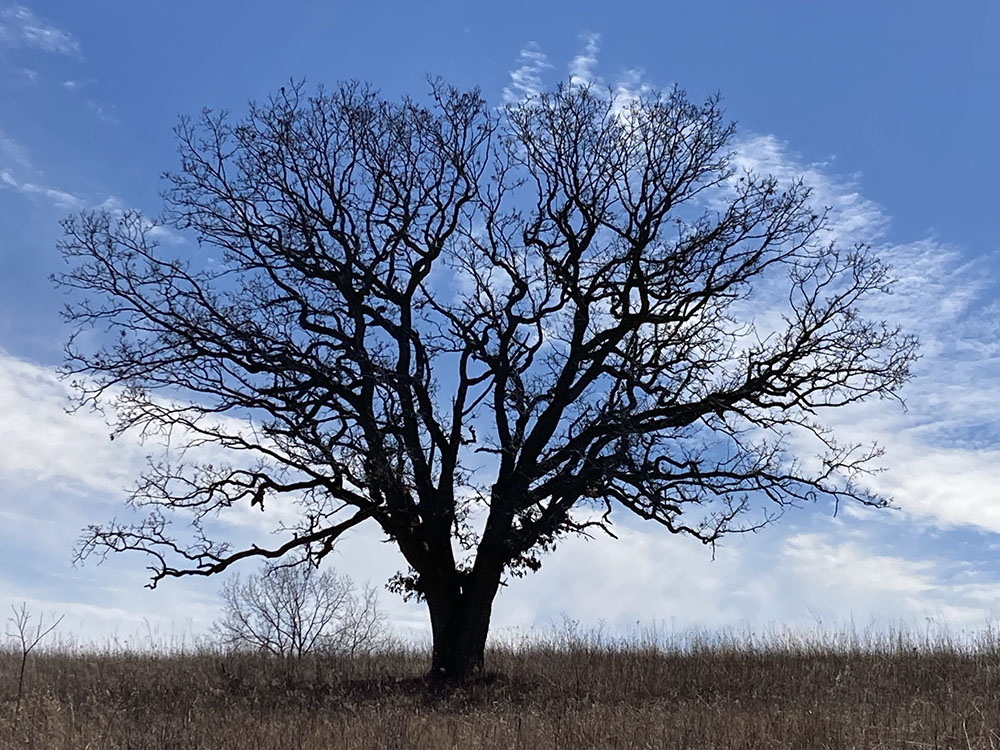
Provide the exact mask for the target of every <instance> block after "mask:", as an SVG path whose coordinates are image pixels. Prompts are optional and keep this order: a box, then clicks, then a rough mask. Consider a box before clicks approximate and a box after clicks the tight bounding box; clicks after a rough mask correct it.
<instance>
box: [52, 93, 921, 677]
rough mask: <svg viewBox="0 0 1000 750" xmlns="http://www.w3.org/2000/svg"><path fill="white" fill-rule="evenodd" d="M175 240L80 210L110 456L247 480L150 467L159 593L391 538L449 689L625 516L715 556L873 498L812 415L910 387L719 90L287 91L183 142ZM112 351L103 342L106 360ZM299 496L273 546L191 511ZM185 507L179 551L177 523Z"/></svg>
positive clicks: (882, 286) (872, 456)
mask: <svg viewBox="0 0 1000 750" xmlns="http://www.w3.org/2000/svg"><path fill="white" fill-rule="evenodd" d="M176 132H177V136H178V140H179V144H180V169H179V171H178V172H175V173H172V174H169V175H168V176H167V179H168V180H169V188H168V190H167V191H166V193H165V195H164V198H165V202H166V212H165V214H164V219H163V220H164V221H165V222H166V223H167V224H168V225H169V226H170V227H172V228H173V229H174V230H175V231H178V232H190V233H193V234H194V236H195V237H196V238H197V240H198V246H197V248H195V247H193V246H191V245H189V246H187V248H186V249H183V248H182V249H178V250H177V251H176V254H175V256H174V257H171V255H170V254H168V253H167V252H165V250H164V249H163V248H160V247H158V246H157V237H158V234H159V230H158V228H157V227H156V226H154V224H153V223H152V222H150V221H148V220H147V219H145V218H143V217H142V216H140V215H139V214H137V213H132V212H130V213H126V214H124V215H122V216H115V215H109V214H108V213H84V214H81V215H79V216H74V217H71V218H69V219H67V220H66V221H65V223H64V230H65V236H64V239H63V241H62V243H61V249H62V252H63V254H64V256H65V258H66V260H67V261H68V263H69V265H70V269H69V270H68V271H67V272H66V273H65V274H63V275H61V276H60V277H59V278H58V281H59V282H60V283H61V284H62V285H63V286H64V287H66V288H68V289H70V290H77V291H78V292H80V293H81V294H79V295H78V297H77V301H76V302H75V303H73V304H71V305H70V306H69V307H68V308H67V311H66V317H67V318H68V320H69V321H71V322H72V323H74V324H75V325H76V327H77V331H85V330H87V329H89V328H92V327H96V328H98V329H102V330H104V331H106V332H107V334H108V335H107V336H106V337H105V338H103V339H102V338H101V337H100V336H97V335H88V336H85V337H81V336H77V335H74V337H73V338H71V340H70V342H69V344H68V347H67V364H66V371H67V373H70V374H75V375H79V376H83V377H80V378H78V379H77V382H76V385H77V398H78V403H79V404H80V405H86V404H90V405H94V404H98V403H102V404H103V403H108V402H110V404H111V405H112V406H113V413H114V414H115V415H116V421H115V422H114V434H115V435H117V434H120V433H122V432H125V431H126V430H134V431H143V432H147V433H148V432H150V431H166V432H171V434H173V436H174V437H173V439H174V444H175V446H176V441H177V440H178V436H179V435H182V434H183V435H186V436H187V438H188V444H189V445H191V446H195V445H202V444H205V443H208V444H212V445H215V446H218V447H221V448H223V449H225V450H227V451H228V453H229V455H230V456H231V460H230V462H229V463H221V462H219V461H218V460H213V461H212V462H211V463H208V462H206V463H201V464H199V463H198V462H197V461H196V459H195V455H196V454H195V453H194V452H190V453H188V460H187V461H186V462H183V461H174V462H166V461H164V462H162V463H157V464H153V465H152V466H151V467H150V469H149V471H147V472H146V473H145V475H144V476H143V478H142V480H141V481H140V482H139V483H138V485H137V487H136V490H135V492H134V493H133V495H132V497H131V501H132V502H133V503H134V504H136V505H138V506H145V507H147V508H149V509H150V511H151V512H150V515H149V517H148V519H147V520H145V521H143V522H141V523H138V524H136V525H127V524H121V523H111V524H109V525H105V526H94V527H91V528H89V529H88V530H87V532H86V534H85V536H84V538H83V541H82V546H81V547H80V550H79V552H80V554H81V556H87V555H88V554H91V553H93V552H95V551H98V552H100V553H107V552H108V551H112V550H113V551H121V550H141V551H143V552H146V553H148V554H150V555H151V556H152V558H151V559H152V566H153V570H154V575H153V580H152V584H153V585H155V584H156V583H157V582H158V581H160V580H162V579H163V578H165V577H170V576H187V575H211V574H214V573H219V572H221V571H223V570H226V569H227V568H229V567H230V566H231V565H233V564H234V563H236V562H237V561H239V560H243V559H247V558H253V557H263V558H278V557H281V556H282V555H285V554H286V553H288V552H291V551H293V550H300V551H302V552H303V553H304V554H305V555H307V556H308V557H310V558H312V559H313V560H319V559H321V558H322V557H323V556H324V555H326V554H327V553H329V551H330V550H331V548H332V545H333V544H334V541H335V540H336V539H337V538H338V537H340V536H341V535H342V534H343V533H345V532H347V531H348V530H349V529H352V528H354V527H355V526H357V525H358V524H360V523H362V522H366V521H371V522H374V523H375V524H378V526H379V527H381V529H382V531H383V532H384V533H385V535H386V536H387V537H388V539H390V540H392V541H393V542H394V543H395V544H396V546H397V547H398V548H399V550H400V551H401V553H402V555H403V557H404V558H405V559H406V561H407V562H408V564H409V568H410V570H409V571H406V572H401V573H400V574H399V575H398V576H397V577H396V578H395V579H394V581H393V583H394V586H395V588H396V589H397V590H399V591H401V592H403V593H404V594H413V595H416V596H418V597H420V598H421V599H423V600H425V601H426V603H427V606H428V608H429V612H430V619H431V626H432V631H433V643H434V649H433V664H432V670H433V673H434V674H435V675H438V676H440V677H444V678H446V679H449V680H450V679H455V680H460V679H463V678H464V677H466V676H467V675H469V674H471V673H473V672H475V671H477V670H478V669H480V668H481V667H482V664H483V653H484V644H485V641H486V636H487V632H488V629H489V622H490V615H491V610H492V604H493V600H494V598H495V596H496V594H497V591H498V590H499V587H500V586H501V584H502V583H503V582H504V580H505V578H506V577H508V576H510V575H514V576H518V575H522V574H524V573H525V572H526V571H528V570H534V569H536V568H538V566H539V565H540V559H539V554H540V553H541V552H544V551H547V550H550V549H552V548H553V547H554V546H555V545H556V543H557V542H558V541H559V540H560V539H561V538H563V537H564V536H565V535H567V534H572V533H589V532H590V531H592V530H603V531H606V532H608V533H611V532H612V528H613V527H612V514H613V512H614V513H620V512H623V511H630V512H632V513H634V514H636V515H638V516H639V517H640V518H642V519H646V520H647V521H649V522H651V523H655V524H660V525H662V526H663V527H664V528H665V529H666V530H667V531H669V532H673V533H682V534H688V535H691V536H694V537H696V538H698V539H700V540H702V541H703V542H705V543H708V544H712V543H714V542H715V541H716V540H718V539H719V538H720V537H721V536H722V535H724V534H726V533H728V532H739V531H746V530H751V529H757V528H760V527H761V526H762V525H764V524H766V523H768V522H769V521H771V520H773V519H774V518H776V517H777V516H778V515H780V513H781V511H782V510H783V509H785V508H788V507H790V506H793V505H796V504H798V503H800V502H802V501H812V500H814V499H815V498H817V497H825V498H829V499H833V500H835V501H837V502H841V501H846V500H853V501H858V502H861V503H865V504H867V505H872V506H883V505H885V503H886V500H885V499H884V498H882V497H880V496H878V495H876V494H873V493H872V492H870V491H869V490H868V489H866V487H865V485H864V482H863V480H864V475H865V474H866V473H867V472H869V471H871V470H872V468H873V462H874V461H875V460H876V459H877V457H878V456H879V450H878V449H877V447H874V446H870V447H864V446H861V445H854V444H842V443H840V442H838V441H837V440H836V439H835V437H834V436H833V435H832V434H831V432H830V431H829V430H828V429H827V428H825V427H824V426H823V424H822V423H821V422H820V421H819V416H820V413H821V412H823V411H826V410H829V409H832V408H837V407H844V406H848V405H850V404H853V403H855V402H859V401H862V400H864V399H867V398H870V397H875V398H885V397H895V396H896V394H897V392H898V389H899V387H900V386H901V385H902V384H903V383H904V381H905V380H906V379H907V378H908V376H909V367H910V364H911V362H912V361H913V359H914V356H915V350H916V342H915V340H914V339H913V338H912V337H911V336H908V335H904V334H903V333H901V332H900V331H899V330H897V329H896V328H895V327H893V326H892V325H890V324H887V323H886V322H884V321H881V320H879V319H877V318H872V317H869V316H870V313H867V314H866V310H867V309H870V308H868V307H866V305H867V303H868V301H869V300H875V301H877V300H878V298H880V297H881V296H882V295H884V294H886V293H888V292H889V290H890V286H891V278H890V272H889V269H888V268H887V267H886V266H885V265H884V264H883V263H881V262H880V261H879V260H878V258H877V257H875V255H874V254H873V252H872V251H871V250H870V248H868V247H867V246H864V245H859V246H856V247H851V248H846V249H845V248H842V247H840V246H839V245H837V244H836V243H835V242H833V241H832V239H831V234H830V232H829V226H828V221H827V217H826V213H825V212H824V211H823V210H822V209H818V210H817V209H814V208H812V207H811V205H810V200H809V197H810V196H809V190H808V189H807V187H806V186H804V185H803V184H801V183H800V182H796V183H793V184H788V185H782V184H779V182H778V181H777V180H775V179H773V178H770V177H767V176H761V175H756V174H750V173H740V172H738V171H737V170H735V169H734V167H733V161H732V157H731V153H730V149H731V142H732V135H733V132H734V130H733V126H732V125H730V124H727V122H726V121H725V120H724V117H723V114H722V111H721V109H720V107H719V103H718V101H717V99H716V98H711V99H709V100H708V101H706V102H705V103H703V104H694V103H692V102H690V101H689V100H688V99H687V97H686V96H685V94H684V93H683V92H682V91H680V90H678V89H674V90H672V91H669V92H666V93H654V94H649V95H645V96H643V97H641V98H638V99H635V100H631V101H627V102H626V101H621V100H616V99H615V97H613V96H611V95H609V94H607V92H600V91H597V90H594V89H592V88H586V87H580V86H562V87H558V88H556V89H555V90H553V91H550V92H547V93H542V94H540V95H538V96H535V97H533V98H530V99H528V100H526V101H523V102H521V103H519V104H516V105H512V106H508V107H506V108H504V109H502V110H496V109H491V108H490V107H488V106H487V104H486V102H485V101H484V100H483V98H482V97H481V96H480V94H479V93H478V92H477V91H470V92H462V91H457V90H454V89H452V88H449V87H447V86H445V85H443V84H440V83H434V84H433V85H432V90H431V96H430V101H429V102H428V103H427V104H426V105H424V104H420V103H418V102H416V101H413V100H410V99H403V100H402V101H399V102H392V101H388V100H386V99H384V98H382V97H381V96H380V95H379V94H378V93H377V92H375V91H373V90H372V89H370V88H368V87H366V86H364V85H361V84H356V83H348V84H344V85H341V86H339V87H337V88H336V89H334V90H333V91H330V92H326V91H323V90H319V91H317V92H315V93H314V94H312V95H309V94H307V92H306V90H305V89H304V87H303V86H301V85H292V86H289V87H288V88H284V89H282V90H281V91H280V92H279V93H278V94H276V95H275V96H273V97H272V98H270V99H269V100H268V101H267V102H265V103H264V104H252V105H251V106H250V109H249V113H248V114H247V115H246V116H245V117H244V118H243V119H241V120H239V121H234V120H233V119H232V118H230V117H229V116H228V115H227V114H225V113H217V112H211V111H205V112H204V113H203V115H202V116H201V118H200V119H199V120H197V121H191V120H188V119H183V120H182V121H181V123H180V125H179V126H178V128H177V130H176ZM100 341H106V342H108V343H106V344H104V345H101V344H99V343H95V342H100ZM273 502H282V503H286V504H296V505H297V507H298V515H299V518H300V519H301V522H300V524H299V525H298V526H297V527H295V528H291V529H284V531H283V533H284V534H285V537H284V539H283V540H282V541H281V542H280V543H277V544H275V545H274V546H267V545H264V544H260V545H257V544H254V545H251V546H247V547H245V548H242V549H234V548H232V547H231V546H230V545H228V544H226V543H225V541H224V540H219V539H216V538H212V537H213V536H216V535H215V534H212V533H210V531H211V529H210V528H209V526H208V525H207V523H206V521H207V519H208V518H210V517H214V515H215V514H223V513H225V512H226V510H227V509H228V508H230V507H231V506H234V505H237V504H243V503H246V504H248V505H249V506H254V507H259V508H260V509H261V510H263V509H264V507H265V506H266V505H268V506H269V505H271V504H272V503H273ZM184 512H186V513H190V514H191V516H190V519H189V520H190V522H192V523H193V524H194V534H193V535H192V536H190V537H186V536H185V535H183V534H178V532H177V531H176V530H175V528H174V527H173V526H172V525H171V522H172V520H173V519H175V518H176V517H177V516H178V513H184Z"/></svg>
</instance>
